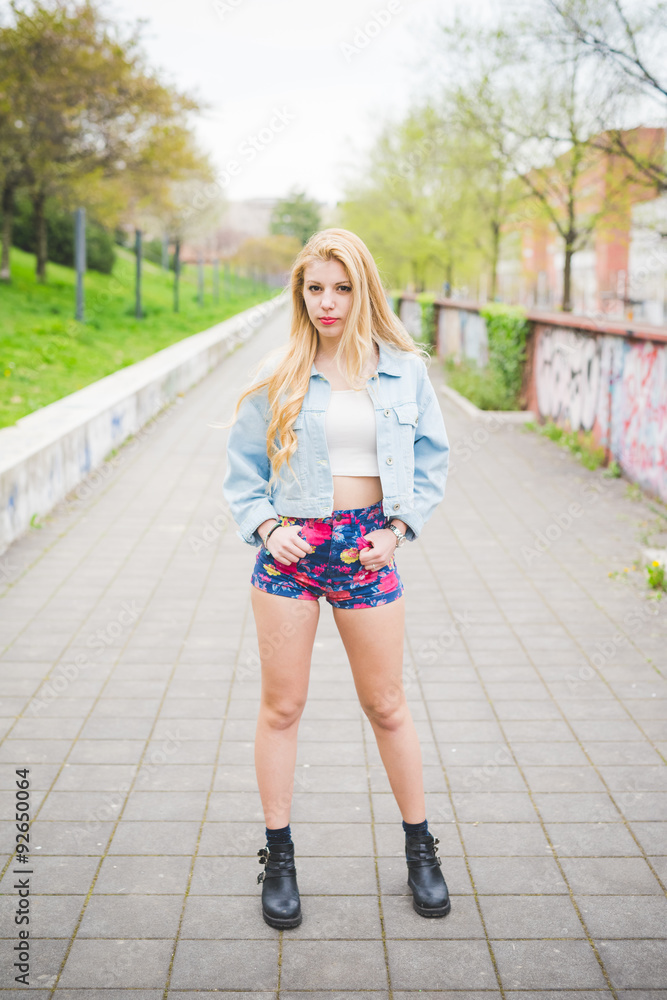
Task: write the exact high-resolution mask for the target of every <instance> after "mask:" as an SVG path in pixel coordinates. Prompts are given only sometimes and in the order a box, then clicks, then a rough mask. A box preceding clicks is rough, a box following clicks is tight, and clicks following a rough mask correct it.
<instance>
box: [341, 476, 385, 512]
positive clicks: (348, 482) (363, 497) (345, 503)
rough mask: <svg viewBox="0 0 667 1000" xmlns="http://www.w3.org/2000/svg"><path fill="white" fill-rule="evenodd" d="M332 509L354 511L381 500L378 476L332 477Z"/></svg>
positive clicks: (380, 485)
mask: <svg viewBox="0 0 667 1000" xmlns="http://www.w3.org/2000/svg"><path fill="white" fill-rule="evenodd" d="M332 478H333V509H334V510H356V509H357V508H359V507H370V506H371V505H372V504H374V503H377V502H378V500H381V499H382V496H383V494H382V481H381V479H380V477H379V476H333V477H332Z"/></svg>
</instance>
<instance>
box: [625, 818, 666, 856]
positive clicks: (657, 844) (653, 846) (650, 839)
mask: <svg viewBox="0 0 667 1000" xmlns="http://www.w3.org/2000/svg"><path fill="white" fill-rule="evenodd" d="M630 828H631V830H632V832H633V833H634V835H635V837H637V839H638V840H639V843H640V844H641V845H642V847H643V848H644V850H645V851H646V853H647V854H667V823H631V824H630Z"/></svg>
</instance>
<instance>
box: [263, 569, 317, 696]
mask: <svg viewBox="0 0 667 1000" xmlns="http://www.w3.org/2000/svg"><path fill="white" fill-rule="evenodd" d="M250 592H251V604H252V610H253V614H254V616H255V625H256V627H257V642H258V645H259V658H260V662H261V665H262V700H263V701H271V702H279V701H283V702H288V701H289V702H294V703H299V702H300V703H305V700H306V695H307V693H308V680H309V677H310V663H311V659H312V654H313V644H314V642H315V635H316V632H317V623H318V621H319V617H320V604H319V601H305V600H297V599H295V598H292V597H282V596H280V595H278V594H267V593H265V592H264V591H262V590H259V589H258V588H257V587H252V586H251V588H250Z"/></svg>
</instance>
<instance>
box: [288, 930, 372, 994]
mask: <svg viewBox="0 0 667 1000" xmlns="http://www.w3.org/2000/svg"><path fill="white" fill-rule="evenodd" d="M280 985H281V991H282V989H283V988H284V989H285V990H308V989H311V990H315V989H318V988H319V989H324V990H327V991H328V990H341V991H347V990H379V989H382V988H383V987H386V986H387V967H386V963H385V957H384V949H383V947H382V942H381V941H354V940H352V941H326V940H325V941H298V940H293V939H292V938H291V937H290V938H288V937H287V935H286V934H285V935H284V937H283V950H282V961H281V975H280Z"/></svg>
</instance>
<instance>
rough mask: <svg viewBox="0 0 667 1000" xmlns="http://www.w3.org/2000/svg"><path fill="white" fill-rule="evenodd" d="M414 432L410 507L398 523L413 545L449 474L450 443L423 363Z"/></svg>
mask: <svg viewBox="0 0 667 1000" xmlns="http://www.w3.org/2000/svg"><path fill="white" fill-rule="evenodd" d="M418 405H419V410H418V415H419V416H418V420H417V429H416V431H415V464H414V491H413V507H412V509H411V510H410V511H409V512H407V513H406V514H405V515H403V514H401V515H400V517H401V520H403V521H405V524H406V525H407V529H406V532H405V534H406V537H407V539H408V541H414V539H415V538H417V537H418V536H419V534H420V533H421V530H422V528H423V527H424V525H425V524H426V522H427V521H428V519H429V518H430V517H431V515H432V514H433V512H434V511H435V508H436V507H437V506H438V504H439V503H440V502H441V501H442V499H443V497H444V495H445V484H446V482H447V473H448V471H449V440H448V438H447V431H446V430H445V421H444V419H443V416H442V410H441V409H440V404H439V403H438V397H437V396H436V393H435V389H434V388H433V384H432V383H431V380H430V378H429V376H428V370H427V368H426V365H425V364H424V363H423V362H422V365H421V378H420V382H419V389H418Z"/></svg>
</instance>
